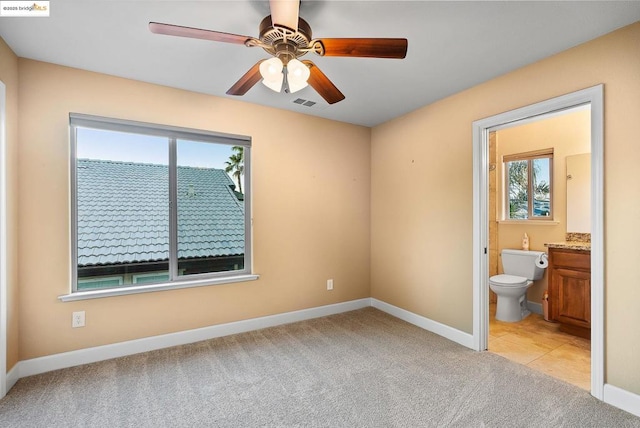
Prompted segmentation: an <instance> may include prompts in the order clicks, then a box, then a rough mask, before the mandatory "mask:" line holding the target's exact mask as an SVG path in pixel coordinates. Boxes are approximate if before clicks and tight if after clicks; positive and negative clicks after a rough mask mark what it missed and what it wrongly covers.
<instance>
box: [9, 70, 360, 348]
mask: <svg viewBox="0 0 640 428" xmlns="http://www.w3.org/2000/svg"><path fill="white" fill-rule="evenodd" d="M19 70H20V88H19V89H20V93H19V95H20V115H21V118H22V119H21V121H20V128H19V131H20V132H19V138H20V153H19V179H20V180H19V191H20V205H19V210H20V229H19V233H20V252H19V273H20V359H21V360H25V359H29V358H34V357H40V356H44V355H50V354H55V353H59V352H65V351H71V350H75V349H81V348H86V347H90V346H96V345H103V344H108V343H114V342H120V341H125V340H130V339H137V338H141V337H147V336H153V335H158V334H164V333H170V332H176V331H181V330H187V329H193V328H198V327H204V326H209V325H214V324H219V323H225V322H230V321H237V320H242V319H247V318H254V317H259V316H264V315H270V314H276V313H281V312H287V311H293V310H298V309H304V308H310V307H316V306H321V305H326V304H331V303H337V302H343V301H349V300H353V299H359V298H364V297H368V296H369V293H370V290H369V273H370V266H369V248H370V240H369V229H370V222H369V206H370V171H371V168H370V129H369V128H366V127H360V126H354V125H348V124H344V123H340V122H335V121H329V120H325V119H319V118H314V117H311V116H306V115H302V114H297V113H293V112H286V111H282V110H277V109H272V108H265V107H259V106H255V105H251V104H248V103H244V102H241V101H236V100H228V99H224V98H216V97H212V96H206V95H202V94H196V93H191V92H186V91H181V90H177V89H171V88H167V87H161V86H157V85H151V84H145V83H140V82H135V81H131V80H126V79H121V78H115V77H110V76H106V75H101V74H96V73H91V72H87V71H80V70H76V69H71V68H66V67H61V66H56V65H52V64H47V63H42V62H36V61H31V60H25V59H20V60H19ZM69 112H77V113H86V114H92V115H100V116H107V117H116V118H123V119H130V120H138V121H145V122H153V123H161V124H168V125H177V126H184V127H190V128H198V129H206V130H212V131H219V132H224V133H231V134H241V135H248V136H251V137H252V139H253V151H252V164H253V171H252V173H253V177H252V178H253V229H254V235H253V236H254V249H253V255H254V271H255V272H256V273H258V274H259V275H260V279H259V280H257V281H251V282H247V283H237V284H229V285H219V286H211V287H199V288H190V289H182V290H175V291H163V292H156V293H146V294H138V295H130V296H120V297H111V298H103V299H96V300H85V301H80V302H68V303H62V302H60V301H59V300H58V298H57V297H58V296H59V295H62V294H66V293H68V292H69V290H70V266H71V262H70V255H69V252H70V242H69V241H70V239H69V236H70V231H69V227H70V226H69V204H70V202H69V136H68V126H69ZM328 278H333V279H334V281H335V289H334V290H333V291H327V290H326V280H327V279H328ZM76 310H84V311H86V317H87V318H86V319H87V321H86V323H87V326H86V327H85V328H79V329H72V328H71V313H72V311H76Z"/></svg>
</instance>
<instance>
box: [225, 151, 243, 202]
mask: <svg viewBox="0 0 640 428" xmlns="http://www.w3.org/2000/svg"><path fill="white" fill-rule="evenodd" d="M231 150H233V151H234V152H235V153H233V154H232V155H231V156H229V160H228V161H227V162H225V164H226V165H227V167H226V168H225V169H224V170H225V172H226V173H227V174H229V173H232V174H231V176H232V177H233V178H235V179H236V181H237V182H238V190H239V191H240V193H242V178H241V177H242V176H243V175H244V147H242V146H233V147H232V148H231Z"/></svg>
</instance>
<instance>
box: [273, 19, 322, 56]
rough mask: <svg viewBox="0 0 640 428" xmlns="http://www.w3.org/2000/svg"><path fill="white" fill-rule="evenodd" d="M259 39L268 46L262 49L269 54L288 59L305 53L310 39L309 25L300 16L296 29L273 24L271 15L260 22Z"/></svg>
mask: <svg viewBox="0 0 640 428" xmlns="http://www.w3.org/2000/svg"><path fill="white" fill-rule="evenodd" d="M260 41H262V42H263V43H265V44H266V45H268V46H266V47H265V46H263V49H264V50H265V51H267V52H268V53H270V54H271V55H274V56H277V57H279V58H281V59H285V60H286V61H288V60H289V59H293V58H297V57H299V56H302V55H304V54H306V53H307V51H306V50H300V49H305V48H307V47H308V46H309V42H310V41H311V26H310V25H309V24H308V23H307V21H305V20H304V19H302V18H298V29H297V30H293V29H291V28H287V27H283V26H280V25H276V26H274V25H273V22H272V20H271V15H268V16H267V17H265V18H264V19H263V20H262V22H261V23H260Z"/></svg>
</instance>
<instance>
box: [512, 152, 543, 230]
mask: <svg viewBox="0 0 640 428" xmlns="http://www.w3.org/2000/svg"><path fill="white" fill-rule="evenodd" d="M503 162H504V175H505V187H504V188H505V192H504V193H505V213H504V218H505V219H506V220H552V219H553V206H552V201H553V149H545V150H539V151H535V152H527V153H519V154H513V155H506V156H504V157H503Z"/></svg>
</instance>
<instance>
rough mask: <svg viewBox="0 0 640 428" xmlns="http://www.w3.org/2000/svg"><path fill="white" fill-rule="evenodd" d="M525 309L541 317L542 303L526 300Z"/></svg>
mask: <svg viewBox="0 0 640 428" xmlns="http://www.w3.org/2000/svg"><path fill="white" fill-rule="evenodd" d="M527 308H529V310H530V311H531V312H533V313H535V314H538V315H542V303H537V302H532V301H531V300H527Z"/></svg>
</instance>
